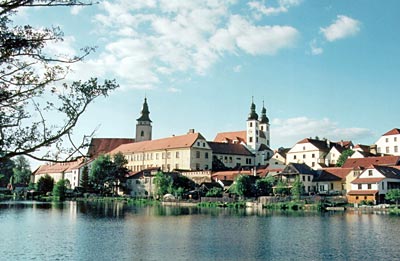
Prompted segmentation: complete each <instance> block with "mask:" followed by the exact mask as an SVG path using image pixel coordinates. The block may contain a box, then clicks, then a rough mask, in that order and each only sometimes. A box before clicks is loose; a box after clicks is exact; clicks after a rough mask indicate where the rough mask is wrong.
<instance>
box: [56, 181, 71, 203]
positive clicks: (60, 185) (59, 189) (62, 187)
mask: <svg viewBox="0 0 400 261" xmlns="http://www.w3.org/2000/svg"><path fill="white" fill-rule="evenodd" d="M68 185H69V181H68V180H65V179H61V180H59V181H58V182H57V183H56V184H55V185H54V187H53V196H54V197H58V198H60V200H63V199H64V198H65V194H66V191H67V187H68Z"/></svg>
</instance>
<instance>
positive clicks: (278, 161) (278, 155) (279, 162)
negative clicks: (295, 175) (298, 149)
mask: <svg viewBox="0 0 400 261" xmlns="http://www.w3.org/2000/svg"><path fill="white" fill-rule="evenodd" d="M289 150H290V148H279V149H278V150H276V151H275V152H274V155H272V157H271V158H270V159H269V166H270V167H271V168H284V167H285V166H286V156H287V153H288V152H289Z"/></svg>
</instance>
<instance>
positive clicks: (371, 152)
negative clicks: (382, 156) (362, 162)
mask: <svg viewBox="0 0 400 261" xmlns="http://www.w3.org/2000/svg"><path fill="white" fill-rule="evenodd" d="M353 151H354V153H353V155H351V156H350V157H349V158H352V159H359V158H367V157H376V156H377V155H376V145H372V146H368V145H362V144H357V145H355V146H354V147H353Z"/></svg>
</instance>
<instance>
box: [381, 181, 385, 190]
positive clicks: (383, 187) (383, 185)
mask: <svg viewBox="0 0 400 261" xmlns="http://www.w3.org/2000/svg"><path fill="white" fill-rule="evenodd" d="M384 189H385V182H382V190H384Z"/></svg>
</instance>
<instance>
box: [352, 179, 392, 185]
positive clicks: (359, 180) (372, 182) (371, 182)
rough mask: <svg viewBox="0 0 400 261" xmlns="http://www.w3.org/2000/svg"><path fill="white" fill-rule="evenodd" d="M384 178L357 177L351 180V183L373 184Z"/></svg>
mask: <svg viewBox="0 0 400 261" xmlns="http://www.w3.org/2000/svg"><path fill="white" fill-rule="evenodd" d="M384 179H385V178H358V179H355V180H353V181H352V182H351V183H352V184H375V183H378V182H381V181H382V180H384Z"/></svg>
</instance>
